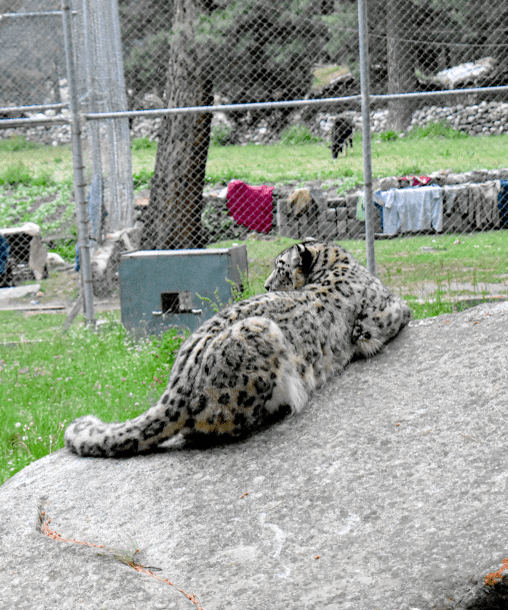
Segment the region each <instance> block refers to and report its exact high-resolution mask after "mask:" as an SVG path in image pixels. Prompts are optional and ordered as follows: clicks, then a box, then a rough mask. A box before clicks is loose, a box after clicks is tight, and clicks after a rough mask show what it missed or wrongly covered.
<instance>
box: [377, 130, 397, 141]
mask: <svg viewBox="0 0 508 610" xmlns="http://www.w3.org/2000/svg"><path fill="white" fill-rule="evenodd" d="M377 137H379V139H380V140H381V142H390V141H393V140H397V139H398V137H399V136H398V135H397V133H396V132H395V131H392V130H391V129H390V130H389V131H382V132H381V133H379V134H377Z"/></svg>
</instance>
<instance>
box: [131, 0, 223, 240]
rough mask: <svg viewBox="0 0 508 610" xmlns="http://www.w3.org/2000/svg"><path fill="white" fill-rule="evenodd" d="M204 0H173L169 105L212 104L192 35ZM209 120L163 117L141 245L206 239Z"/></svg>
mask: <svg viewBox="0 0 508 610" xmlns="http://www.w3.org/2000/svg"><path fill="white" fill-rule="evenodd" d="M207 4H209V2H207V1H206V0H175V5H174V10H175V13H174V22H173V31H174V33H175V35H174V37H173V39H172V42H171V49H170V58H169V66H168V72H167V84H166V96H167V102H168V108H182V107H189V106H211V105H212V104H213V88H212V85H213V82H212V77H211V75H210V69H209V65H207V64H208V58H207V57H205V56H204V51H205V49H204V48H203V47H202V46H200V45H199V43H197V42H196V40H195V31H196V27H197V22H198V18H199V14H200V13H203V12H206V5H207ZM211 121H212V115H211V113H198V114H174V115H169V116H167V117H164V118H163V121H162V125H161V129H160V132H159V134H160V135H159V145H158V149H157V157H156V160H155V172H154V175H153V178H152V183H151V190H150V205H149V209H148V213H147V219H146V220H147V221H148V222H147V223H146V224H145V236H144V239H143V242H142V247H143V248H145V249H154V250H174V249H181V248H200V247H203V246H204V245H205V239H204V233H203V228H202V224H201V212H202V207H203V197H202V194H203V187H204V184H205V169H206V161H207V157H208V147H209V145H210V127H211Z"/></svg>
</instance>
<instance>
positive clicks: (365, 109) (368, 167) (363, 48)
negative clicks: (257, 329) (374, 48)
mask: <svg viewBox="0 0 508 610" xmlns="http://www.w3.org/2000/svg"><path fill="white" fill-rule="evenodd" d="M358 34H359V38H360V87H361V94H362V124H363V131H362V145H363V188H364V197H365V244H366V248H367V269H368V270H369V271H370V272H371V273H373V274H375V273H376V252H375V248H374V218H373V205H372V147H371V133H370V83H369V34H368V21H367V0H358Z"/></svg>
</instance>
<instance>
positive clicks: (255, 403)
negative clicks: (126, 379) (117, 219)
mask: <svg viewBox="0 0 508 610" xmlns="http://www.w3.org/2000/svg"><path fill="white" fill-rule="evenodd" d="M265 288H266V289H267V291H268V292H267V293H266V294H261V295H257V296H254V297H251V298H250V299H247V300H245V301H241V302H238V303H235V304H234V305H232V306H230V307H228V308H227V309H225V310H223V311H222V312H219V313H218V314H216V315H215V316H214V317H213V318H211V319H210V320H208V321H207V322H205V323H204V324H203V325H202V326H201V327H200V328H199V329H198V330H197V331H195V332H194V333H193V334H192V335H191V336H190V337H189V338H188V339H187V341H186V342H185V343H184V344H183V345H182V347H181V348H180V351H179V353H178V356H177V359H176V361H175V363H174V365H173V369H172V371H171V375H170V378H169V382H168V386H167V388H166V390H165V392H164V394H163V395H162V396H161V398H160V399H159V400H158V402H157V403H156V404H155V405H154V406H153V407H151V408H150V409H149V410H148V411H146V412H145V413H143V414H141V415H139V416H138V417H136V418H134V419H132V420H129V421H127V422H122V423H104V422H102V421H100V420H99V419H97V418H96V417H94V416H91V415H88V416H85V417H81V418H79V419H77V420H75V421H74V422H73V423H72V424H70V426H69V427H68V428H67V430H66V432H65V444H66V446H67V447H68V448H69V449H71V450H72V451H74V452H75V453H77V454H79V455H83V456H100V457H116V456H123V455H133V454H136V453H140V452H144V451H147V450H149V449H151V448H153V447H155V446H157V445H159V444H160V443H162V442H164V441H165V440H167V439H169V438H172V437H175V436H177V435H178V436H179V437H180V438H189V437H194V438H196V437H198V438H199V437H202V436H204V437H206V438H208V439H210V438H211V439H216V440H220V439H221V438H230V437H239V436H242V435H244V434H246V433H249V432H251V431H253V430H257V429H259V428H261V427H262V426H264V425H266V423H267V422H271V421H273V420H276V419H278V418H280V417H282V416H284V415H286V414H288V413H297V412H299V411H301V410H302V409H303V407H304V406H305V404H306V403H307V401H308V398H309V395H310V394H311V392H312V391H313V390H314V389H316V388H317V387H320V386H321V385H322V384H323V383H325V381H326V380H327V379H329V378H330V377H331V376H333V375H336V374H338V373H339V372H341V371H342V370H343V369H344V367H345V366H346V365H347V364H348V362H349V361H350V360H351V359H352V358H353V357H354V356H355V355H372V354H374V353H375V352H377V351H379V349H380V348H381V346H382V345H383V344H384V343H385V342H386V341H388V340H389V339H391V338H392V337H393V336H395V334H397V333H398V332H399V330H400V329H401V328H403V326H405V324H407V322H408V321H409V319H410V313H409V309H408V308H407V306H406V305H405V303H404V302H403V301H401V300H400V299H398V298H396V297H394V296H393V295H391V293H390V292H389V291H388V289H387V288H386V287H385V286H383V284H382V283H381V282H380V281H379V280H378V279H377V278H375V277H374V276H372V275H371V274H370V273H369V272H368V271H367V270H366V269H365V268H364V267H362V266H361V265H360V264H359V263H358V261H356V259H354V258H353V257H352V256H351V255H350V254H349V253H348V252H347V251H346V250H344V248H342V247H341V246H338V245H336V244H319V243H304V244H296V245H295V246H292V247H291V248H288V249H287V250H285V251H284V252H282V253H281V254H280V255H279V256H278V257H277V259H276V261H275V267H274V270H273V272H272V273H271V275H270V277H269V278H268V280H267V281H266V284H265Z"/></svg>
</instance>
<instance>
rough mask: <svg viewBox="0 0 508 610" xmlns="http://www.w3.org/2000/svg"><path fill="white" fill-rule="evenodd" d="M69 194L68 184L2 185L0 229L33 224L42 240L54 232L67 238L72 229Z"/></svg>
mask: <svg viewBox="0 0 508 610" xmlns="http://www.w3.org/2000/svg"><path fill="white" fill-rule="evenodd" d="M73 194H74V187H73V184H72V181H62V182H59V183H50V184H37V181H36V180H33V181H28V183H23V182H18V183H16V184H8V185H6V184H4V185H3V186H0V227H14V226H19V225H21V224H23V223H25V222H35V223H36V224H38V225H39V226H40V227H41V230H42V234H43V235H44V236H46V235H47V234H51V233H55V232H66V233H68V234H71V233H72V232H73V229H74V227H75V224H74V200H73Z"/></svg>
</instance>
